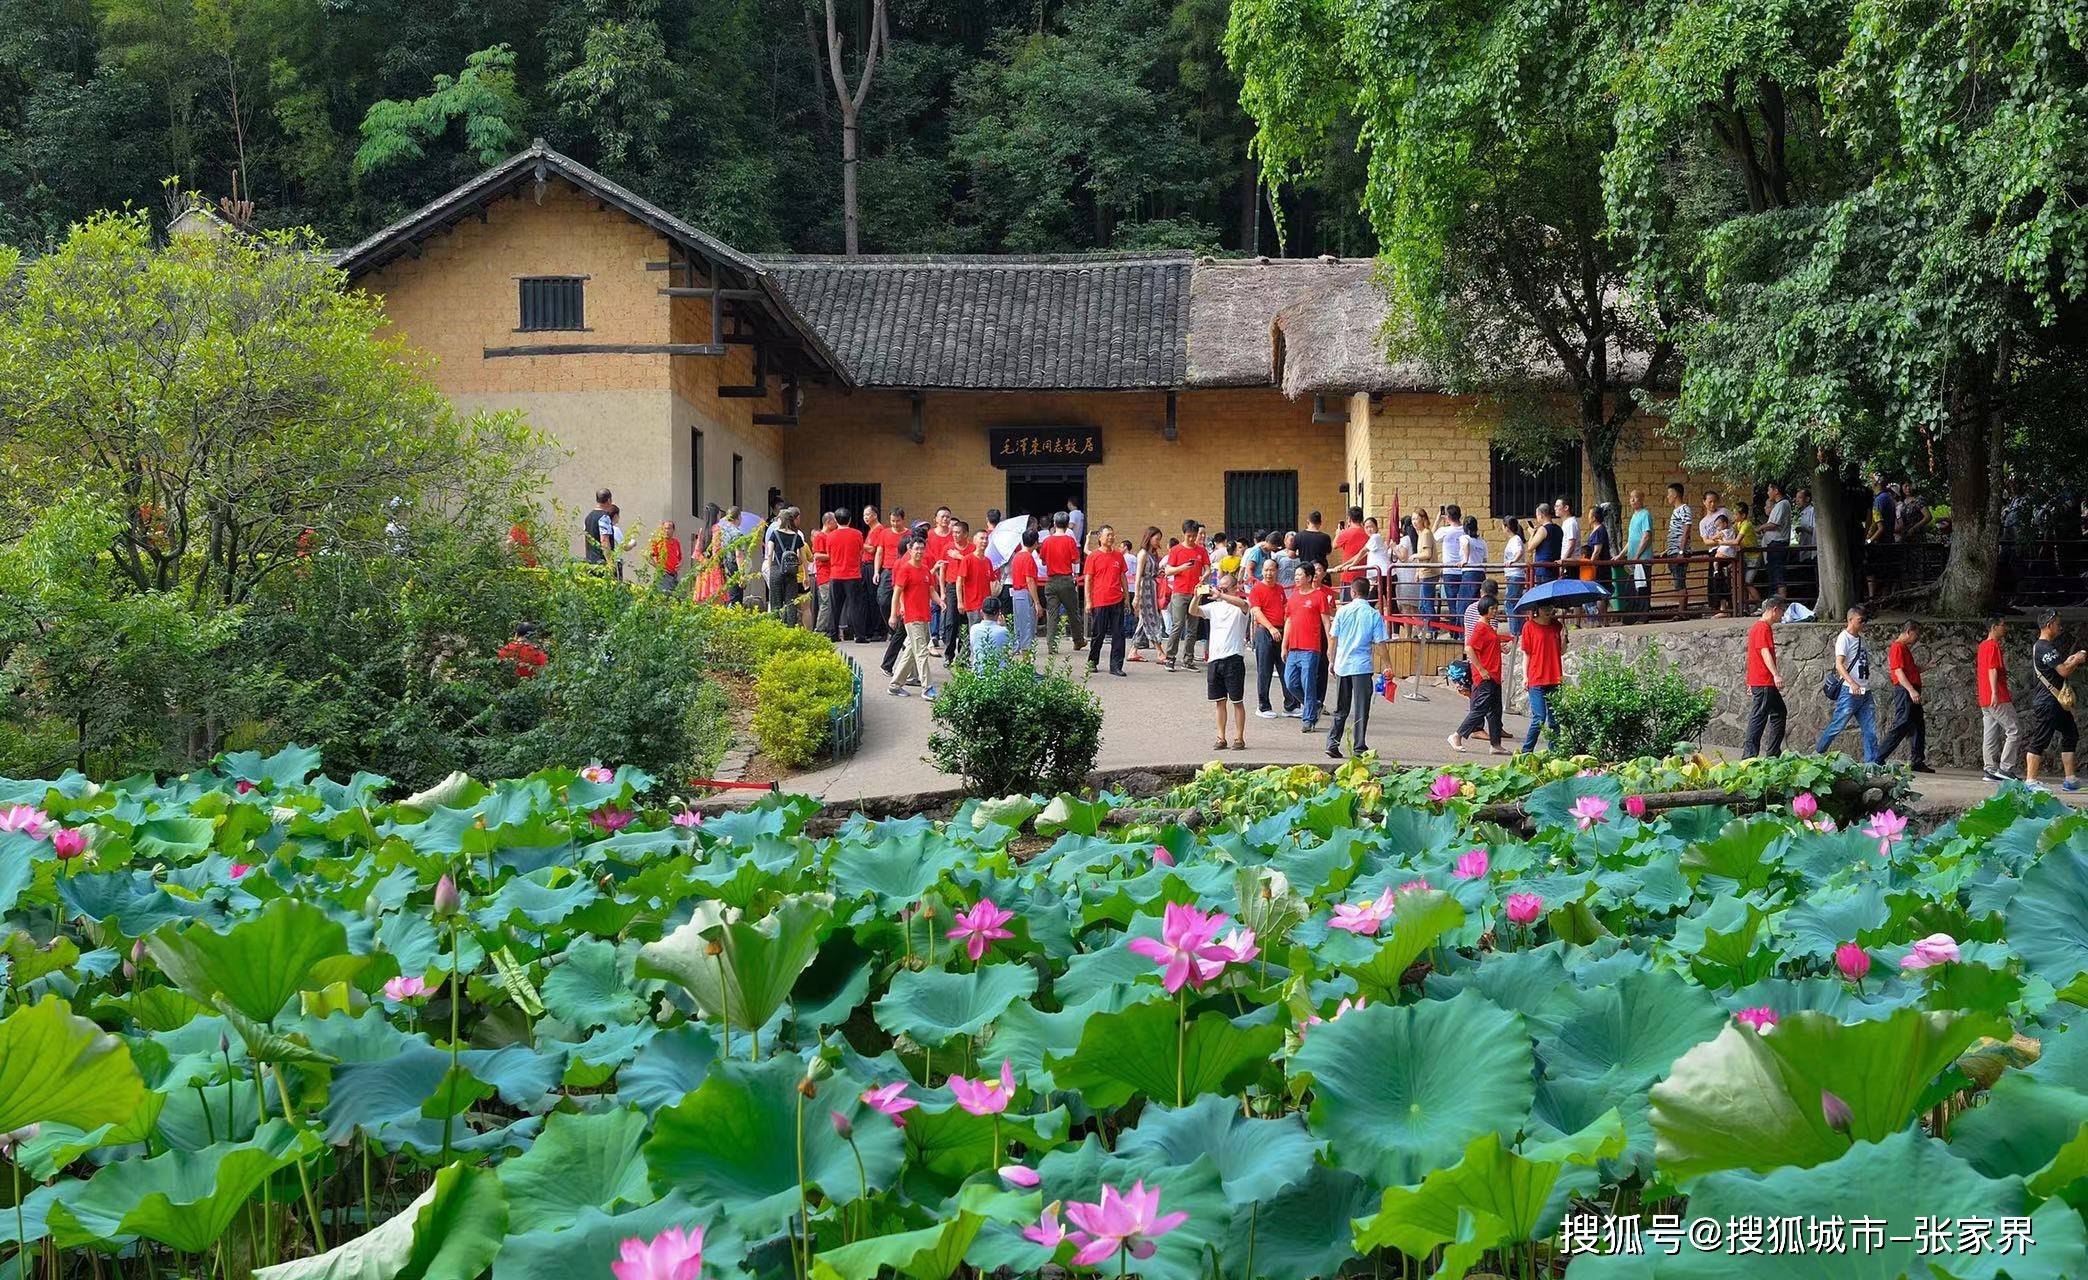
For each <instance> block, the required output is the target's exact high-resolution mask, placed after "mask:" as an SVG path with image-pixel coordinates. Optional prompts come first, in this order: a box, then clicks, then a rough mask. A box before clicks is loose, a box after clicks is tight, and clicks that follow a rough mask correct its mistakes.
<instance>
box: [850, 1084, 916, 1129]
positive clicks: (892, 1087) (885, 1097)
mask: <svg viewBox="0 0 2088 1280" xmlns="http://www.w3.org/2000/svg"><path fill="white" fill-rule="evenodd" d="M863 1105H864V1106H866V1107H868V1108H870V1109H871V1110H872V1111H876V1112H878V1113H880V1114H882V1115H887V1116H890V1117H891V1118H892V1123H893V1125H895V1126H896V1127H898V1128H901V1129H904V1128H905V1127H906V1113H907V1112H909V1111H911V1110H913V1109H914V1108H915V1107H918V1106H920V1105H921V1104H920V1103H918V1102H915V1101H914V1100H913V1099H912V1098H909V1097H907V1096H906V1083H905V1081H901V1082H899V1083H898V1084H881V1085H879V1086H877V1087H876V1088H875V1089H865V1090H863Z"/></svg>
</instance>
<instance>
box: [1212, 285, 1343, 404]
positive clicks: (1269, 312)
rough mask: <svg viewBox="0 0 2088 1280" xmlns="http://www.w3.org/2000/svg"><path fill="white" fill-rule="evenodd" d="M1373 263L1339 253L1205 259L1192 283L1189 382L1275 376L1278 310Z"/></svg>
mask: <svg viewBox="0 0 2088 1280" xmlns="http://www.w3.org/2000/svg"><path fill="white" fill-rule="evenodd" d="M1359 268H1360V269H1361V270H1363V271H1364V272H1366V273H1367V272H1368V271H1369V268H1370V263H1369V262H1367V261H1361V262H1359V261H1357V260H1354V259H1349V260H1342V259H1338V258H1201V259H1198V260H1197V263H1196V269H1195V271H1194V273H1193V274H1192V275H1191V276H1190V283H1189V385H1190V386H1192V387H1266V386H1269V385H1270V384H1272V383H1274V382H1275V381H1276V360H1275V348H1274V346H1273V345H1272V344H1271V342H1270V328H1269V327H1270V325H1271V324H1273V323H1274V322H1275V319H1276V314H1277V312H1279V311H1281V310H1282V309H1283V308H1285V307H1287V306H1289V305H1290V304H1292V303H1294V302H1296V301H1298V300H1299V299H1301V298H1304V297H1308V296H1310V295H1311V294H1313V293H1316V292H1317V291H1319V290H1320V289H1323V288H1325V287H1326V286H1327V285H1328V284H1330V283H1333V282H1336V281H1340V280H1345V279H1347V278H1349V277H1350V276H1352V275H1354V274H1355V273H1356V271H1357V270H1358V269H1359Z"/></svg>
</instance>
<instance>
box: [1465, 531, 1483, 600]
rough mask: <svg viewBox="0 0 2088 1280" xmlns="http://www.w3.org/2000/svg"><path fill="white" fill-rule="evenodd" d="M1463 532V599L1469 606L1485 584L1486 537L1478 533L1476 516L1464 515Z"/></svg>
mask: <svg viewBox="0 0 2088 1280" xmlns="http://www.w3.org/2000/svg"><path fill="white" fill-rule="evenodd" d="M1464 534H1465V536H1464V565H1465V568H1464V600H1465V602H1466V604H1467V605H1468V606H1469V605H1470V603H1471V602H1472V601H1474V600H1477V599H1478V598H1479V589H1480V588H1481V587H1482V586H1484V585H1485V584H1486V539H1485V538H1483V537H1481V536H1480V535H1479V517H1478V516H1466V517H1465V521H1464Z"/></svg>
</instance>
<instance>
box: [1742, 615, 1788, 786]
mask: <svg viewBox="0 0 2088 1280" xmlns="http://www.w3.org/2000/svg"><path fill="white" fill-rule="evenodd" d="M1789 604H1790V601H1788V600H1786V599H1784V598H1783V597H1782V596H1778V595H1772V596H1770V597H1769V598H1767V599H1766V600H1764V601H1762V615H1761V617H1759V618H1757V619H1755V623H1754V625H1753V626H1751V627H1749V628H1748V629H1747V692H1748V697H1749V699H1750V702H1749V705H1748V708H1747V758H1748V759H1750V760H1751V759H1753V758H1755V757H1756V756H1759V755H1761V754H1762V753H1763V752H1762V748H1763V746H1764V745H1766V746H1767V747H1768V749H1769V750H1768V754H1770V755H1772V756H1780V755H1782V754H1783V742H1784V720H1785V717H1786V716H1787V715H1788V714H1789V709H1788V708H1786V707H1785V706H1784V697H1783V687H1784V679H1783V664H1782V663H1780V662H1779V661H1778V660H1777V657H1776V630H1775V628H1776V625H1777V624H1778V623H1780V622H1782V621H1783V620H1784V610H1785V609H1786V608H1787V607H1788V606H1789ZM1765 733H1766V734H1767V735H1768V739H1767V742H1766V744H1765V743H1764V741H1763V735H1764V734H1765Z"/></svg>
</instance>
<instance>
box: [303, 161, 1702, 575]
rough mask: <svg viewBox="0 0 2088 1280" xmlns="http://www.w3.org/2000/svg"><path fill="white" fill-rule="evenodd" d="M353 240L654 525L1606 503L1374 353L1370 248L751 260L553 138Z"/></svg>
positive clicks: (478, 367)
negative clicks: (947, 514)
mask: <svg viewBox="0 0 2088 1280" xmlns="http://www.w3.org/2000/svg"><path fill="white" fill-rule="evenodd" d="M335 262H336V264H337V265H338V266H339V267H340V268H341V269H342V270H343V271H344V272H346V273H347V275H348V277H349V278H350V280H351V281H352V282H353V284H354V285H356V286H357V287H360V288H363V289H367V290H370V291H371V292H373V293H376V294H379V295H381V296H382V298H383V301H384V305H385V308H386V311H387V313H388V314H389V316H390V317H391V320H392V322H393V323H394V324H395V325H396V326H397V327H398V329H399V330H400V332H401V333H402V334H403V335H404V337H405V339H406V341H407V342H408V343H409V344H410V345H411V346H413V347H415V348H418V349H420V350H421V351H424V352H426V353H427V354H429V355H431V356H433V357H435V358H436V361H437V363H436V369H435V377H436V380H437V382H438V384H439V385H440V386H441V387H442V389H443V390H444V392H445V393H446V394H448V395H449V396H450V397H451V398H452V399H453V400H454V401H455V402H456V403H457V404H458V405H459V406H460V407H462V408H466V409H477V408H499V409H520V410H523V411H524V412H526V413H527V414H528V416H529V418H530V420H531V422H532V423H534V424H535V426H536V427H537V428H538V429H539V430H541V431H543V432H545V433H547V434H548V435H549V436H550V437H552V438H553V439H554V440H555V441H556V442H557V444H558V445H559V446H560V449H561V455H562V456H561V457H560V458H559V460H558V463H557V465H556V468H555V470H554V473H553V476H552V495H553V498H554V499H555V500H556V501H557V503H558V504H559V505H560V506H561V507H562V508H564V509H565V510H566V511H567V512H578V511H580V510H583V509H585V508H586V507H588V506H590V505H592V503H593V501H594V494H595V492H596V490H598V489H604V488H606V489H610V490H612V491H613V492H614V494H615V495H616V500H617V502H618V503H619V504H620V505H621V507H622V508H623V512H624V522H625V525H626V527H627V528H630V529H634V530H636V529H649V528H651V527H652V526H653V525H654V524H656V523H657V522H658V521H660V520H663V519H668V518H673V519H675V520H677V521H679V522H680V523H681V525H682V527H683V528H684V529H688V528H691V527H692V526H693V524H694V522H695V520H696V519H697V518H698V517H699V516H701V515H702V514H703V513H704V512H705V511H706V509H707V508H708V507H709V506H710V505H712V504H715V505H716V506H718V507H720V508H723V507H725V506H728V505H738V506H740V507H742V508H744V509H747V510H751V511H755V512H758V513H761V514H764V515H765V514H767V512H768V511H769V509H770V508H771V506H772V505H774V504H776V503H778V502H785V503H789V504H792V505H796V506H798V507H801V508H803V509H804V510H806V511H807V512H812V511H822V510H833V509H835V508H848V509H860V508H861V507H862V506H863V505H865V504H866V503H874V504H876V505H878V506H879V507H881V508H886V509H889V507H891V506H892V505H894V504H897V505H900V506H904V507H905V508H906V509H907V510H908V511H909V512H910V513H911V514H913V515H915V516H917V517H921V516H926V515H927V514H928V513H929V512H930V511H931V510H932V509H933V508H934V507H935V506H937V505H948V506H950V507H952V508H953V509H955V510H956V511H957V512H958V513H959V514H961V515H968V516H972V517H974V518H976V517H978V516H981V515H983V514H984V513H985V511H986V510H988V509H989V508H999V509H1001V510H1002V511H1004V512H1007V513H1010V514H1014V513H1029V514H1036V513H1040V512H1049V511H1053V510H1057V509H1059V508H1062V507H1063V506H1064V505H1065V502H1066V500H1067V499H1069V498H1070V499H1072V500H1073V501H1074V502H1076V503H1077V504H1078V505H1080V506H1081V507H1082V508H1084V509H1085V510H1086V511H1087V512H1088V517H1089V520H1090V523H1091V524H1092V523H1101V522H1110V523H1114V524H1116V525H1117V526H1118V527H1119V528H1120V529H1131V530H1136V529H1142V528H1143V527H1144V526H1146V525H1148V524H1154V525H1159V526H1160V527H1161V528H1163V529H1168V530H1173V529H1175V528H1178V527H1179V526H1180V524H1181V522H1182V521H1183V520H1184V519H1187V518H1191V517H1194V518H1196V519H1200V520H1203V521H1205V522H1206V523H1208V524H1210V525H1212V526H1213V527H1215V528H1225V529H1231V530H1236V531H1243V530H1248V529H1254V528H1295V527H1298V525H1299V524H1300V523H1301V522H1302V520H1303V519H1304V517H1305V516H1306V515H1307V514H1308V513H1309V512H1311V511H1313V510H1320V511H1323V512H1325V513H1326V515H1327V517H1328V521H1329V524H1330V525H1331V524H1332V523H1333V522H1334V519H1335V518H1336V517H1337V515H1338V513H1339V512H1340V511H1341V510H1342V509H1344V508H1346V507H1349V506H1351V505H1356V506H1362V507H1365V508H1366V509H1368V510H1370V511H1371V512H1373V514H1383V513H1384V512H1385V511H1386V510H1387V509H1389V508H1390V506H1391V504H1392V502H1393V501H1394V498H1395V495H1396V496H1398V497H1399V498H1401V499H1402V500H1403V502H1404V509H1405V510H1408V511H1411V510H1413V509H1414V507H1415V505H1416V504H1417V503H1420V502H1426V503H1428V504H1429V505H1431V506H1433V505H1435V504H1438V503H1444V502H1456V503H1459V504H1460V505H1461V506H1462V507H1463V508H1464V509H1465V511H1467V512H1469V513H1474V514H1478V515H1480V516H1481V517H1482V518H1483V517H1485V516H1487V515H1488V514H1489V513H1491V512H1492V511H1494V510H1496V509H1499V510H1502V511H1513V512H1516V513H1518V514H1526V513H1527V512H1528V511H1529V509H1530V508H1531V507H1532V506H1534V504H1535V502H1536V501H1538V500H1539V499H1540V498H1542V497H1551V496H1558V495H1560V494H1566V495H1571V496H1577V497H1579V498H1581V499H1582V500H1583V501H1586V500H1587V498H1588V497H1589V496H1591V495H1590V488H1591V481H1590V478H1589V476H1588V475H1587V474H1586V469H1585V467H1584V465H1583V462H1582V460H1581V458H1580V457H1579V454H1578V452H1577V451H1569V452H1567V453H1565V454H1562V455H1561V456H1560V457H1559V459H1558V460H1557V461H1556V462H1555V463H1554V464H1553V465H1551V466H1549V467H1545V468H1539V469H1535V470H1533V469H1531V468H1529V467H1527V466H1526V465H1523V464H1521V463H1519V462H1517V461H1516V460H1515V459H1513V458H1511V457H1509V456H1507V455H1506V454H1505V453H1504V452H1503V451H1501V450H1499V449H1498V448H1495V447H1494V445H1493V442H1492V440H1491V438H1490V434H1491V433H1490V429H1489V424H1488V420H1487V417H1486V414H1485V412H1484V411H1483V410H1481V409H1480V408H1479V407H1478V406H1477V405H1475V404H1474V403H1473V402H1471V401H1468V400H1466V399H1463V398H1459V397H1453V396H1447V395H1444V394H1442V393H1441V392H1440V390H1439V389H1438V388H1437V387H1436V386H1435V385H1434V384H1433V383H1432V382H1431V380H1430V379H1429V378H1428V377H1427V376H1426V374H1425V371H1423V370H1421V369H1419V368H1416V367H1411V366H1404V365H1400V364H1397V363H1393V362H1389V361H1387V360H1386V359H1385V357H1384V355H1383V348H1382V343H1381V342H1380V338H1379V330H1380V328H1381V326H1382V323H1383V316H1384V304H1383V301H1382V299H1381V297H1380V295H1379V294H1378V291H1377V288H1376V285H1375V284H1374V282H1373V281H1372V279H1371V272H1372V265H1373V264H1371V263H1370V262H1368V261H1361V260H1342V259H1332V258H1312V259H1268V258H1255V259H1239V260H1223V259H1210V258H1199V257H1196V256H1194V255H1191V254H1188V253H1183V252H1164V253H1116V254H1081V255H1059V256H1009V255H999V256H886V255H865V256H858V257H827V256H766V257H755V256H751V255H748V254H746V253H743V252H741V251H739V250H736V249H734V248H732V247H731V246H729V245H726V244H723V243H721V242H720V241H718V240H717V239H715V238H713V237H711V236H709V235H706V234H705V233H703V232H702V231H699V230H698V229H696V228H695V227H693V226H691V225H689V224H688V223H686V222H684V221H682V220H681V219H679V218H677V217H675V216H674V215H672V214H670V213H668V212H667V211H665V210H663V209H661V208H659V207H658V206H656V205H654V204H652V203H650V202H649V201H647V200H646V199H644V198H643V197H642V196H640V195H637V194H636V193H633V192H631V191H629V190H626V189H625V188H624V187H622V186H619V185H618V184H617V183H615V182H612V181H610V180H609V179H607V178H605V177H603V176H602V175H601V174H598V173H595V172H594V171H593V170H591V169H589V168H587V167H586V166H584V165H581V164H579V163H577V162H575V161H573V160H571V159H569V158H567V157H566V156H563V155H561V154H559V153H558V152H557V151H554V150H552V149H551V148H549V147H547V146H545V145H544V144H543V143H541V142H539V143H537V144H535V145H533V146H531V147H530V148H529V149H528V150H526V151H524V152H522V153H520V154H518V155H516V156H514V157H512V158H510V159H509V160H507V161H505V162H503V163H501V164H499V165H496V166H494V167H493V168H491V169H489V170H487V171H486V172H484V173H482V174H480V175H479V176H478V177H476V178H474V179H473V180H471V181H470V182H467V183H465V184H464V185H462V186H460V187H458V188H457V189H456V190H454V191H451V192H449V193H448V194H447V195H444V196H443V197H441V198H440V199H438V200H436V201H434V202H433V203H431V204H429V205H427V206H426V207H424V208H422V209H419V210H416V211H415V212H414V213H412V214H410V215H408V216H407V217H405V218H402V219H400V220H399V221H398V222H396V223H394V224H392V225H391V226H388V227H385V228H384V229H383V230H381V231H378V232H376V233H375V234H373V235H371V236H370V237H368V238H367V239H365V240H363V241H362V242H360V243H358V244H356V245H354V246H352V247H350V248H348V249H346V250H344V251H342V252H341V253H339V254H338V255H336V257H335ZM1618 470H1619V482H1620V484H1621V485H1622V486H1624V487H1626V488H1629V487H1631V486H1635V485H1636V486H1642V487H1644V488H1645V489H1646V490H1647V491H1648V494H1649V496H1652V497H1654V498H1655V500H1656V501H1657V494H1658V492H1659V490H1660V488H1661V486H1662V485H1664V484H1665V483H1666V482H1667V481H1669V480H1671V479H1681V478H1683V477H1682V474H1681V472H1680V460H1679V455H1678V453H1677V452H1676V450H1675V449H1674V448H1673V446H1672V445H1670V444H1668V443H1667V442H1666V441H1665V440H1663V439H1661V438H1660V437H1659V436H1658V434H1657V433H1656V432H1655V431H1653V430H1652V429H1650V427H1648V428H1647V429H1644V430H1640V431H1636V432H1634V433H1632V438H1631V439H1630V440H1628V441H1627V445H1626V448H1625V450H1624V456H1622V457H1620V459H1619V468H1618ZM570 523H571V525H572V536H573V538H574V539H575V541H576V542H577V539H578V518H577V515H575V516H574V517H573V519H572V520H571V522H570Z"/></svg>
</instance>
